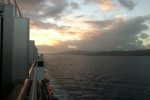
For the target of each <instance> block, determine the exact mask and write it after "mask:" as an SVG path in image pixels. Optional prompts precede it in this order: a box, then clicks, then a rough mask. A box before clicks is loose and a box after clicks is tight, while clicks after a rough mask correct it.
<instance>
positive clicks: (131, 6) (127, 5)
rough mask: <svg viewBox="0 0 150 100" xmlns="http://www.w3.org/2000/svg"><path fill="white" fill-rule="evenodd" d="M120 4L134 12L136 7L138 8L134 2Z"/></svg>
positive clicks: (121, 2)
mask: <svg viewBox="0 0 150 100" xmlns="http://www.w3.org/2000/svg"><path fill="white" fill-rule="evenodd" d="M118 2H119V3H120V5H122V6H123V7H125V8H126V9H128V10H133V9H134V7H135V6H136V3H135V2H134V0H118Z"/></svg>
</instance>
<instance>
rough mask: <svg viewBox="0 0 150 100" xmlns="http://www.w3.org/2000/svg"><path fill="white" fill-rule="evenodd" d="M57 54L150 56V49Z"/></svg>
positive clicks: (77, 51)
mask: <svg viewBox="0 0 150 100" xmlns="http://www.w3.org/2000/svg"><path fill="white" fill-rule="evenodd" d="M55 55H90V56H150V49H146V50H134V51H83V50H74V51H65V52H60V53H56V54H55Z"/></svg>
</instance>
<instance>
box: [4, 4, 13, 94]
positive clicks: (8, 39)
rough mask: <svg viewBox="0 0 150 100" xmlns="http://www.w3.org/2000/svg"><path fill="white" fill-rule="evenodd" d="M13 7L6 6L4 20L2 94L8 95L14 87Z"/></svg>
mask: <svg viewBox="0 0 150 100" xmlns="http://www.w3.org/2000/svg"><path fill="white" fill-rule="evenodd" d="M14 11H15V8H14V6H13V5H4V17H3V18H4V19H3V54H2V57H3V61H2V70H3V71H2V87H3V89H2V92H3V93H4V94H6V93H7V92H9V90H10V88H11V86H12V65H13V62H12V55H13V25H14V20H13V17H14Z"/></svg>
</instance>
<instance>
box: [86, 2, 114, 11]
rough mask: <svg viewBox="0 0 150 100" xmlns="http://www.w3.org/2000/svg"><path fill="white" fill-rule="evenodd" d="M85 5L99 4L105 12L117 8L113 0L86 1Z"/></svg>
mask: <svg viewBox="0 0 150 100" xmlns="http://www.w3.org/2000/svg"><path fill="white" fill-rule="evenodd" d="M85 3H94V4H97V5H99V6H100V8H101V9H102V10H104V11H109V10H114V9H116V6H115V5H114V4H113V2H112V0H85Z"/></svg>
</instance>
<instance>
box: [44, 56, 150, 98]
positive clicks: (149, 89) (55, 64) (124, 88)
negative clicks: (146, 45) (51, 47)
mask: <svg viewBox="0 0 150 100" xmlns="http://www.w3.org/2000/svg"><path fill="white" fill-rule="evenodd" d="M44 59H45V64H46V70H47V73H48V76H49V79H50V83H51V85H52V87H53V91H54V93H55V95H56V96H57V97H58V98H59V99H60V100H150V57H148V56H79V55H66V56H64V55H45V56H44Z"/></svg>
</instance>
